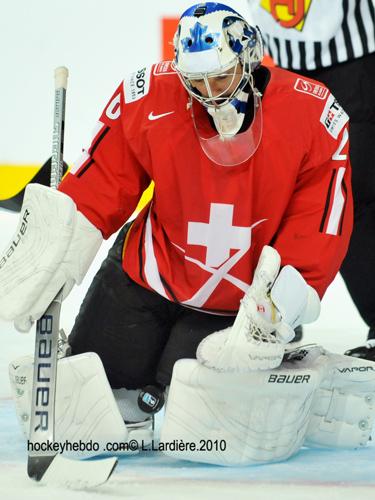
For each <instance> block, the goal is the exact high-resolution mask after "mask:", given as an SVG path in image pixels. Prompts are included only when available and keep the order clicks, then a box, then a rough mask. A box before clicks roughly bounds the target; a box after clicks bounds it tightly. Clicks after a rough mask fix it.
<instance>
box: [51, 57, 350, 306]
mask: <svg viewBox="0 0 375 500" xmlns="http://www.w3.org/2000/svg"><path fill="white" fill-rule="evenodd" d="M188 101H189V99H188V94H187V92H186V90H185V89H184V88H183V86H182V85H181V83H180V80H179V78H178V76H177V75H176V73H175V72H174V71H173V70H172V69H171V66H170V64H169V63H167V62H164V63H160V64H158V65H155V66H153V67H151V68H145V69H142V70H140V71H138V72H136V73H134V74H132V75H130V77H128V78H126V79H125V80H124V82H123V83H122V84H121V85H120V86H119V87H118V89H117V90H116V92H115V93H114V95H113V97H112V99H111V100H110V102H109V104H108V105H107V106H106V108H105V109H104V112H103V114H102V116H101V118H100V122H99V124H98V128H97V131H96V133H95V137H94V138H93V141H92V144H91V146H90V148H89V149H88V151H87V152H85V153H84V156H83V158H82V159H81V161H80V162H79V163H78V164H77V165H76V166H75V169H74V170H73V172H72V173H70V174H69V175H68V176H67V177H66V178H65V180H64V181H63V183H62V184H61V186H60V190H61V191H63V192H65V193H66V194H68V195H69V196H71V198H73V200H74V201H75V202H76V204H77V206H78V209H79V210H80V211H81V212H82V213H83V214H84V215H85V216H86V217H87V218H88V219H89V220H90V221H91V222H92V223H93V224H94V225H95V226H96V227H97V228H99V229H100V230H101V232H102V233H103V235H104V237H108V236H109V235H111V234H112V233H113V232H115V231H117V230H118V229H119V228H120V227H121V226H122V225H123V224H124V223H125V221H126V220H127V219H128V218H129V216H130V215H131V213H132V212H133V211H134V209H135V207H136V206H137V203H138V201H139V199H140V196H141V194H142V192H143V191H144V189H145V188H147V186H148V184H149V183H150V181H151V180H152V181H154V183H155V191H154V196H153V200H152V201H151V202H150V203H149V205H148V206H147V207H145V209H144V210H142V212H141V213H140V214H139V215H138V217H137V218H136V220H135V222H133V224H132V226H131V228H130V230H129V232H128V234H127V237H126V240H125V247H124V254H123V268H124V270H125V271H126V273H128V274H129V276H130V277H131V278H132V279H133V280H134V281H136V282H137V283H139V284H140V285H142V286H144V287H146V288H149V289H151V290H154V291H156V292H157V293H159V294H160V295H162V296H164V297H166V298H167V299H169V300H172V301H177V302H179V303H181V304H184V305H186V306H190V307H195V308H200V309H203V310H205V311H207V312H213V313H218V314H235V313H236V312H237V310H238V307H239V302H240V299H241V298H242V296H243V294H244V292H245V291H246V289H247V288H248V286H249V285H250V284H251V281H252V276H253V271H254V269H255V267H256V265H257V262H258V258H259V255H260V253H261V250H262V248H263V246H264V245H271V246H273V247H274V248H276V249H277V250H278V252H279V253H280V255H281V258H282V265H286V264H291V265H292V266H294V267H295V268H296V269H298V270H299V271H300V272H301V274H302V275H303V276H304V278H305V279H306V281H307V282H308V283H309V284H310V285H311V286H312V287H314V288H315V289H316V290H317V291H318V293H319V295H320V296H322V295H323V294H324V292H325V290H326V288H327V286H328V285H329V284H330V282H331V281H332V280H333V278H334V276H335V275H336V273H337V272H338V270H339V267H340V264H341V262H342V260H343V258H344V256H345V253H346V250H347V246H348V242H349V237H350V233H351V228H352V197H351V188H350V164H349V159H348V130H347V122H348V117H347V115H346V113H345V112H344V111H343V109H342V108H341V107H340V105H339V104H338V103H337V101H336V100H335V99H334V97H333V96H332V95H331V94H330V92H329V91H328V89H327V88H325V87H324V86H323V85H321V84H319V83H317V82H314V81H311V80H305V79H303V78H300V77H299V76H298V75H295V74H293V73H290V72H287V71H284V70H281V69H277V68H275V69H271V70H270V79H269V82H268V85H267V87H266V89H265V92H264V95H263V98H262V113H263V135H262V140H261V143H260V146H259V147H258V149H257V151H256V153H255V154H254V155H253V156H252V157H251V158H250V159H249V160H248V161H246V162H244V163H242V164H240V165H237V166H233V167H225V166H220V165H217V164H215V163H213V162H212V161H211V160H210V159H208V158H207V157H206V156H205V154H204V152H203V151H202V149H201V146H200V144H199V140H198V138H197V136H196V132H195V129H194V123H193V120H192V118H191V111H190V109H189V106H188ZM202 109H203V108H202Z"/></svg>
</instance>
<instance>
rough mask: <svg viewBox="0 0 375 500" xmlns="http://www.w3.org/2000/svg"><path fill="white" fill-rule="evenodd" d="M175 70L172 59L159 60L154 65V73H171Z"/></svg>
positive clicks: (157, 74)
mask: <svg viewBox="0 0 375 500" xmlns="http://www.w3.org/2000/svg"><path fill="white" fill-rule="evenodd" d="M175 73H176V71H175V70H174V69H173V66H172V61H161V62H160V63H158V64H155V66H154V75H155V76H159V75H173V74H175Z"/></svg>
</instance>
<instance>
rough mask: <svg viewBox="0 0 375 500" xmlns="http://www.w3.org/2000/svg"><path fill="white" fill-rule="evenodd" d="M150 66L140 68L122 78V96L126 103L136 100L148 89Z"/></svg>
mask: <svg viewBox="0 0 375 500" xmlns="http://www.w3.org/2000/svg"><path fill="white" fill-rule="evenodd" d="M150 73H151V68H142V69H140V70H138V71H136V72H135V73H132V74H131V75H130V76H128V77H127V78H125V80H124V96H125V102H126V103H127V104H129V103H131V102H135V101H138V100H139V99H142V97H144V96H145V95H147V94H148V91H149V89H150Z"/></svg>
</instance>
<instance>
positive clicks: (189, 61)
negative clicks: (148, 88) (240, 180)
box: [173, 2, 263, 166]
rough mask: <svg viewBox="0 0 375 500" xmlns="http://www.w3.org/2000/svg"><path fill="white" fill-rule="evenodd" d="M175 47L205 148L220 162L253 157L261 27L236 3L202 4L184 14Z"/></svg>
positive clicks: (257, 122)
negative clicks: (247, 118) (239, 10)
mask: <svg viewBox="0 0 375 500" xmlns="http://www.w3.org/2000/svg"><path fill="white" fill-rule="evenodd" d="M174 47H175V59H174V62H173V64H174V68H175V69H176V71H177V74H178V75H179V77H180V79H181V82H182V84H183V85H184V87H185V88H186V90H187V91H188V93H189V96H190V108H191V113H192V118H193V123H194V126H195V130H196V133H197V136H198V138H199V141H200V144H201V147H202V149H203V151H204V152H205V154H206V155H207V156H208V157H209V158H210V159H211V160H212V161H214V162H215V163H218V164H219V165H225V166H233V165H238V164H240V163H242V162H244V161H246V160H248V159H249V158H250V157H251V156H252V155H253V154H254V153H255V151H256V149H257V147H258V146H259V143H260V139H261V135H262V112H261V94H260V92H259V91H258V90H257V89H256V88H255V86H254V79H253V75H252V73H253V71H254V70H255V69H256V68H257V67H258V66H259V65H260V63H261V60H262V57H263V45H262V40H261V35H260V32H259V30H258V29H257V28H254V27H252V26H250V25H249V24H248V23H247V22H246V21H245V19H244V18H243V17H242V16H241V15H240V14H238V13H237V12H236V11H235V10H233V9H232V8H231V7H228V6H226V5H223V4H220V3H214V2H207V3H201V4H197V5H194V6H193V7H190V8H189V9H188V10H187V11H186V12H184V13H183V14H182V16H181V19H180V22H179V25H178V28H177V32H176V34H175V37H174ZM249 100H251V102H250V103H248V101H249ZM199 103H200V104H202V105H203V108H202V106H199ZM249 104H250V106H249ZM251 104H253V118H252V122H251V125H250V126H249V127H248V128H247V130H245V131H244V132H243V131H241V127H242V126H243V123H244V118H245V112H246V110H247V109H250V110H251ZM210 117H211V120H213V122H214V124H215V127H216V130H213V127H212V125H211V121H210ZM240 131H241V132H240Z"/></svg>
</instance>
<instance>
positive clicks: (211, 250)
mask: <svg viewBox="0 0 375 500" xmlns="http://www.w3.org/2000/svg"><path fill="white" fill-rule="evenodd" d="M233 210H234V205H227V204H224V203H211V206H210V219H209V222H208V224H207V223H205V222H189V224H188V239H187V242H188V244H189V245H201V246H205V247H207V253H206V265H207V266H210V267H217V266H220V265H221V264H223V262H225V261H226V260H227V259H228V258H229V257H230V251H231V250H232V249H233V250H243V249H245V248H249V247H250V240H251V229H252V228H251V227H241V226H234V225H233Z"/></svg>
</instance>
